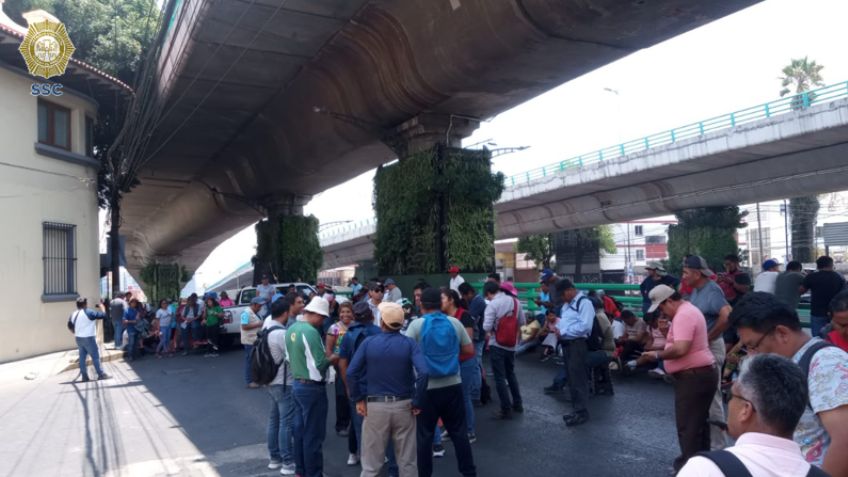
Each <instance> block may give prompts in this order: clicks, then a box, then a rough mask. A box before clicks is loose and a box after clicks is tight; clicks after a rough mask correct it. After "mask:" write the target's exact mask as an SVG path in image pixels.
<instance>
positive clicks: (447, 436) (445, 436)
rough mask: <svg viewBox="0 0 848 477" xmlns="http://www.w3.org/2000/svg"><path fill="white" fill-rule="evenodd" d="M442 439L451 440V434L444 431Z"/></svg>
mask: <svg viewBox="0 0 848 477" xmlns="http://www.w3.org/2000/svg"><path fill="white" fill-rule="evenodd" d="M442 440H443V441H449V440H450V434H448V431H442Z"/></svg>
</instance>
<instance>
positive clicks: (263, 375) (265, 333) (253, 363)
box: [250, 326, 288, 386]
mask: <svg viewBox="0 0 848 477" xmlns="http://www.w3.org/2000/svg"><path fill="white" fill-rule="evenodd" d="M277 330H280V331H285V328H283V327H282V326H272V327H270V328H268V329H266V330H262V331H260V332H259V334H257V335H256V341H255V342H254V343H253V350H251V352H250V378H251V380H252V381H253V382H254V383H257V384H270V383H271V381H273V380H274V378H276V377H277V372H278V371H279V370H280V365H282V366H283V372H284V373H286V375H285V376H284V377H283V386H285V385H286V384H287V383H286V379H287V377H288V376H287V375H288V363H287V362H286V358H285V356H284V357H283V360H282V361H280V362H279V363H277V362H275V361H274V355H272V354H271V344H270V343H269V342H268V337H269V336H270V335H271V333H273V332H274V331H277Z"/></svg>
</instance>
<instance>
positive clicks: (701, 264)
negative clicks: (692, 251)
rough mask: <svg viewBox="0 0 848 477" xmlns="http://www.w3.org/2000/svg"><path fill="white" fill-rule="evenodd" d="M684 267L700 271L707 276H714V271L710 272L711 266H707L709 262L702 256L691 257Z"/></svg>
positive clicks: (687, 259) (685, 261) (684, 263)
mask: <svg viewBox="0 0 848 477" xmlns="http://www.w3.org/2000/svg"><path fill="white" fill-rule="evenodd" d="M683 266H684V267H686V268H691V269H693V270H700V271H701V272H702V273H703V274H704V275H706V276H712V275H714V274H713V271H712V270H710V266H709V265H707V261H706V260H704V257H701V256H700V255H690V256H689V257H687V258H686V260H684V261H683Z"/></svg>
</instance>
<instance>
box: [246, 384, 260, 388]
mask: <svg viewBox="0 0 848 477" xmlns="http://www.w3.org/2000/svg"><path fill="white" fill-rule="evenodd" d="M247 387H248V389H256V388H258V387H259V384H257V383H250V384H248V385H247Z"/></svg>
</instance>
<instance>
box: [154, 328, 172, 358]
mask: <svg viewBox="0 0 848 477" xmlns="http://www.w3.org/2000/svg"><path fill="white" fill-rule="evenodd" d="M170 349H171V326H170V325H169V326H166V327H164V328H159V345H158V346H156V353H167V352H168V351H170Z"/></svg>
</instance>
